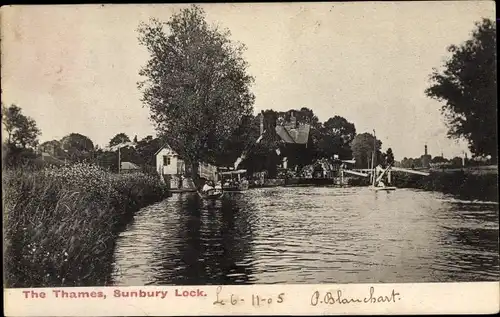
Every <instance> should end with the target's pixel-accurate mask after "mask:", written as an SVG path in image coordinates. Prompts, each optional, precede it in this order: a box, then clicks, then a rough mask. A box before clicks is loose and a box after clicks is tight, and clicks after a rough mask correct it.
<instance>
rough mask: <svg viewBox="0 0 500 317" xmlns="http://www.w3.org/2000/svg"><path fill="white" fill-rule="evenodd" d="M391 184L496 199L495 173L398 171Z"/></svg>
mask: <svg viewBox="0 0 500 317" xmlns="http://www.w3.org/2000/svg"><path fill="white" fill-rule="evenodd" d="M393 184H394V185H395V186H397V187H403V188H417V189H423V190H429V191H438V192H442V193H445V194H451V195H454V196H457V197H458V198H460V199H465V200H485V201H498V176H497V174H496V173H483V174H479V173H469V172H466V171H462V170H457V171H453V172H450V171H445V172H431V174H430V175H429V176H419V175H413V174H405V173H399V174H398V175H396V176H394V177H393Z"/></svg>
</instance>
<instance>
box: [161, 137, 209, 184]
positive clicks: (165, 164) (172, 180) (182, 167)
mask: <svg viewBox="0 0 500 317" xmlns="http://www.w3.org/2000/svg"><path fill="white" fill-rule="evenodd" d="M155 156H156V171H157V172H158V174H159V175H161V177H162V179H163V180H164V181H165V182H166V183H167V184H168V185H169V186H170V188H181V187H182V186H183V183H182V179H183V177H184V175H186V174H190V167H189V166H186V163H185V162H184V160H183V159H182V158H181V157H180V156H179V155H178V154H177V153H176V152H175V151H173V150H172V149H171V148H170V146H168V145H167V144H165V145H164V146H162V147H161V148H160V149H159V150H158V151H157V152H156V153H155ZM198 174H199V175H200V177H201V178H205V179H210V180H214V181H215V180H216V179H217V167H215V166H214V165H211V164H208V163H203V162H200V163H199V167H198Z"/></svg>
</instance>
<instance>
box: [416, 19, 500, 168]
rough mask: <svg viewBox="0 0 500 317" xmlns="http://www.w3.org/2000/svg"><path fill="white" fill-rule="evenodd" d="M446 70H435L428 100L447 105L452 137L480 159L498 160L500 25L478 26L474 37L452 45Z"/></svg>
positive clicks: (486, 23) (445, 110)
mask: <svg viewBox="0 0 500 317" xmlns="http://www.w3.org/2000/svg"><path fill="white" fill-rule="evenodd" d="M448 51H449V52H450V53H452V56H451V58H449V59H448V60H447V61H446V62H445V64H444V70H442V71H438V70H436V69H434V71H433V73H432V74H431V82H432V83H431V86H430V87H429V88H427V89H426V91H425V92H426V94H427V96H429V97H431V98H434V99H437V100H439V101H444V102H445V104H444V105H443V106H442V108H441V111H442V113H443V114H444V116H445V119H446V121H447V124H448V127H449V130H448V136H449V137H452V138H464V139H466V140H467V141H468V142H469V149H470V150H471V152H472V153H474V154H476V155H491V156H492V158H494V159H495V160H496V158H497V144H498V143H497V113H496V111H497V79H496V69H497V68H496V24H495V22H494V21H491V20H489V19H483V20H482V21H481V22H477V23H476V28H475V29H474V30H473V32H472V37H471V38H470V39H469V40H467V41H466V42H465V43H463V44H461V45H458V46H457V45H451V46H450V47H448Z"/></svg>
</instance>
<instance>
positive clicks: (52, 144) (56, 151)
mask: <svg viewBox="0 0 500 317" xmlns="http://www.w3.org/2000/svg"><path fill="white" fill-rule="evenodd" d="M38 149H39V150H40V151H41V152H45V153H49V154H50V155H52V156H54V157H56V158H59V159H63V158H66V157H67V156H68V155H67V154H66V152H65V151H64V150H63V148H62V144H61V142H60V141H58V140H51V141H47V142H43V143H42V144H40V146H38Z"/></svg>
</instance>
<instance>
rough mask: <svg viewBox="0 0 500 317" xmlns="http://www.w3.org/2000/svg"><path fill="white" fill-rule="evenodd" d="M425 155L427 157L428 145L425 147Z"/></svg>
mask: <svg viewBox="0 0 500 317" xmlns="http://www.w3.org/2000/svg"><path fill="white" fill-rule="evenodd" d="M424 154H425V155H427V144H426V145H425V152H424Z"/></svg>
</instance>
